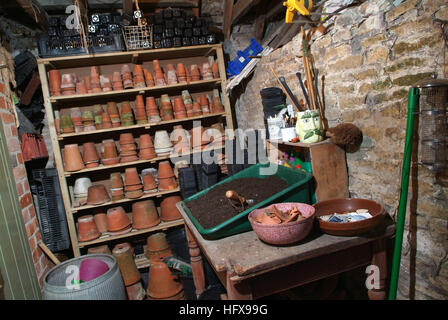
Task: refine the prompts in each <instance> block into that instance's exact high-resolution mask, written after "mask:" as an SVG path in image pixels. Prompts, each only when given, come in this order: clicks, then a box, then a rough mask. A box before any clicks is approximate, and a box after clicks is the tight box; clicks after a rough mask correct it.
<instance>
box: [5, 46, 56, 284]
mask: <svg viewBox="0 0 448 320" xmlns="http://www.w3.org/2000/svg"><path fill="white" fill-rule="evenodd" d="M5 55H8V54H7V53H5ZM6 72H9V71H8V70H7V69H3V70H2V72H1V74H0V118H1V121H2V123H3V130H4V133H5V137H6V142H7V144H8V151H9V155H10V161H11V166H12V172H13V175H14V179H15V181H16V187H17V194H18V196H19V202H20V207H21V208H22V216H23V222H24V224H25V230H26V234H27V237H28V241H29V245H30V250H31V254H32V257H33V262H34V266H35V269H36V275H37V277H38V279H39V283H40V285H41V288H42V284H43V277H44V275H45V274H46V272H47V271H48V270H49V269H50V268H51V267H52V266H53V264H52V263H51V261H49V260H48V259H47V256H46V255H45V254H44V253H43V251H42V250H41V249H40V248H39V247H38V244H37V242H38V241H39V240H41V239H42V237H41V233H40V231H39V222H38V220H37V216H36V211H35V208H34V204H33V198H32V195H31V191H30V186H29V183H28V178H27V174H26V169H25V164H24V162H23V158H22V151H21V147H20V140H19V137H18V131H17V125H16V118H15V115H14V112H12V110H13V108H14V106H13V102H12V99H11V93H10V90H9V83H5V82H6V81H5V80H4V79H7V76H6Z"/></svg>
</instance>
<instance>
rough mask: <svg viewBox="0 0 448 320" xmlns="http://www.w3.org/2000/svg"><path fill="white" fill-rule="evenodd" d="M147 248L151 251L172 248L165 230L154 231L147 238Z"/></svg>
mask: <svg viewBox="0 0 448 320" xmlns="http://www.w3.org/2000/svg"><path fill="white" fill-rule="evenodd" d="M146 245H147V249H148V251H150V252H158V251H163V250H167V249H169V248H170V246H169V244H168V241H167V240H166V234H165V233H164V232H157V233H153V234H152V235H150V236H149V237H148V238H147V239H146Z"/></svg>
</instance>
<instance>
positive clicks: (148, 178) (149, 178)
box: [143, 173, 157, 191]
mask: <svg viewBox="0 0 448 320" xmlns="http://www.w3.org/2000/svg"><path fill="white" fill-rule="evenodd" d="M156 188H157V183H156V180H155V179H154V176H153V175H152V174H150V173H149V174H145V175H144V176H143V190H145V191H149V190H154V189H156Z"/></svg>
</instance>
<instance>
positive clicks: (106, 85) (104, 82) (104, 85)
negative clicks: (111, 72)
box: [100, 75, 112, 92]
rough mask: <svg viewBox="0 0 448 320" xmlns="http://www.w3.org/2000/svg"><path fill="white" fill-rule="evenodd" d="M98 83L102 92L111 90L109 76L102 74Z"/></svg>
mask: <svg viewBox="0 0 448 320" xmlns="http://www.w3.org/2000/svg"><path fill="white" fill-rule="evenodd" d="M100 84H101V89H102V90H103V92H109V91H112V83H111V81H110V78H109V77H105V76H103V75H101V76H100Z"/></svg>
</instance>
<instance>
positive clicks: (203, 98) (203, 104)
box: [199, 94, 210, 114]
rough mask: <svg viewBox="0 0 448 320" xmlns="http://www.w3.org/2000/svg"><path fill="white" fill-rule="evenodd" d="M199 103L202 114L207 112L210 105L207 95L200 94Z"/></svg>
mask: <svg viewBox="0 0 448 320" xmlns="http://www.w3.org/2000/svg"><path fill="white" fill-rule="evenodd" d="M199 104H200V105H201V110H202V114H209V113H210V107H209V101H208V98H207V95H205V94H201V95H200V97H199Z"/></svg>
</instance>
